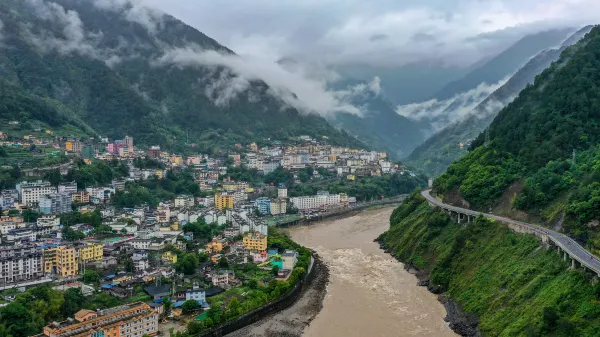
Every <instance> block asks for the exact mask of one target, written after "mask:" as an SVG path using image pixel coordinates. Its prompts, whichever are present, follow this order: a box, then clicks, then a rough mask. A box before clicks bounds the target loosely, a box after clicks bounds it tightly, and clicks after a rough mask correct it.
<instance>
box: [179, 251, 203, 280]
mask: <svg viewBox="0 0 600 337" xmlns="http://www.w3.org/2000/svg"><path fill="white" fill-rule="evenodd" d="M197 267H198V258H197V257H196V254H193V253H190V254H185V255H184V256H183V258H182V259H180V260H178V261H177V264H176V265H175V269H176V270H178V271H181V272H183V273H184V274H186V275H193V274H194V273H195V272H196V268H197Z"/></svg>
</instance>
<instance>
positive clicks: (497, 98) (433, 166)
mask: <svg viewBox="0 0 600 337" xmlns="http://www.w3.org/2000/svg"><path fill="white" fill-rule="evenodd" d="M591 29H592V26H587V27H584V28H582V29H580V30H579V31H577V32H576V33H574V34H573V35H571V36H570V37H569V38H568V39H567V40H566V41H564V42H563V43H562V44H561V46H560V48H551V49H547V50H544V51H542V52H540V53H539V54H537V55H536V56H535V57H534V58H532V59H531V60H529V62H527V64H525V66H523V67H522V68H521V69H519V71H517V72H516V73H515V74H514V75H513V76H512V77H511V78H510V79H509V80H508V82H506V83H505V84H504V85H502V86H501V87H500V88H498V89H497V90H496V91H494V92H493V93H492V94H491V95H490V96H488V98H486V99H485V100H484V101H483V102H481V103H480V104H479V105H478V106H477V107H476V108H475V109H474V110H473V111H472V112H471V113H470V114H469V115H468V116H466V117H465V118H464V119H463V120H461V121H458V122H456V123H454V124H452V125H449V126H448V127H446V128H444V129H442V130H440V131H439V132H438V133H436V134H434V135H433V136H431V137H430V138H428V139H427V140H426V141H425V142H424V143H422V144H421V145H419V146H418V147H417V148H416V149H415V150H414V151H413V152H412V153H411V154H410V155H409V156H408V157H407V158H406V161H407V162H408V163H409V164H410V165H413V166H414V167H418V168H420V169H421V170H423V171H424V172H425V173H426V174H428V175H430V176H433V177H435V176H438V175H440V174H442V173H443V172H444V171H445V170H446V168H447V167H448V166H449V165H450V164H451V163H452V162H454V161H455V160H457V159H458V158H460V157H461V156H463V155H465V154H467V149H468V146H469V144H470V142H471V141H473V140H474V139H475V138H476V137H477V136H478V135H479V134H480V133H481V132H482V131H483V130H484V129H485V128H486V127H487V126H488V125H489V124H490V123H491V122H492V120H493V119H494V118H495V117H496V115H497V113H498V112H499V111H500V110H501V109H502V108H503V107H504V106H505V105H506V104H508V103H510V102H511V101H512V100H513V99H514V97H515V96H516V95H517V94H518V93H519V91H521V90H522V89H523V88H525V86H526V85H527V84H529V83H533V81H534V79H535V77H536V76H537V75H538V74H540V73H541V72H542V71H544V69H546V68H548V67H549V66H550V65H551V64H552V62H555V61H557V60H558V58H559V57H560V55H561V53H562V52H563V51H564V50H565V49H566V48H568V47H569V46H571V45H573V44H575V43H576V42H577V41H579V40H580V39H581V38H582V37H583V36H584V35H585V34H586V33H588V32H589V31H590V30H591ZM461 143H462V144H463V145H464V146H463V147H461V146H460V144H461Z"/></svg>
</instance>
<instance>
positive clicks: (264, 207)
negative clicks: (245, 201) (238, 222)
mask: <svg viewBox="0 0 600 337" xmlns="http://www.w3.org/2000/svg"><path fill="white" fill-rule="evenodd" d="M254 207H256V209H258V212H259V213H260V214H262V215H264V214H269V212H271V200H270V199H269V198H267V197H261V198H258V199H256V200H254Z"/></svg>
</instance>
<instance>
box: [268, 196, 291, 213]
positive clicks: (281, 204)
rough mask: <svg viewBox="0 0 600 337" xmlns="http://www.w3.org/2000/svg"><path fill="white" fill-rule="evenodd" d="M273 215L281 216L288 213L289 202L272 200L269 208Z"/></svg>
mask: <svg viewBox="0 0 600 337" xmlns="http://www.w3.org/2000/svg"><path fill="white" fill-rule="evenodd" d="M269 212H270V213H271V215H280V214H285V213H286V212H287V201H286V200H285V199H276V200H271V204H270V207H269Z"/></svg>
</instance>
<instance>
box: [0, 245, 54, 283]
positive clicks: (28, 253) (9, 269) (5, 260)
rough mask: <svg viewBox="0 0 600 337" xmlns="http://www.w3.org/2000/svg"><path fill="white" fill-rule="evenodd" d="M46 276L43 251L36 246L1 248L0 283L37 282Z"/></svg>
mask: <svg viewBox="0 0 600 337" xmlns="http://www.w3.org/2000/svg"><path fill="white" fill-rule="evenodd" d="M42 276H44V267H43V255H42V251H41V250H40V249H39V248H38V247H36V246H35V245H14V246H0V282H1V283H2V285H6V284H9V283H14V282H22V281H28V280H35V279H38V278H40V277H42Z"/></svg>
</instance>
